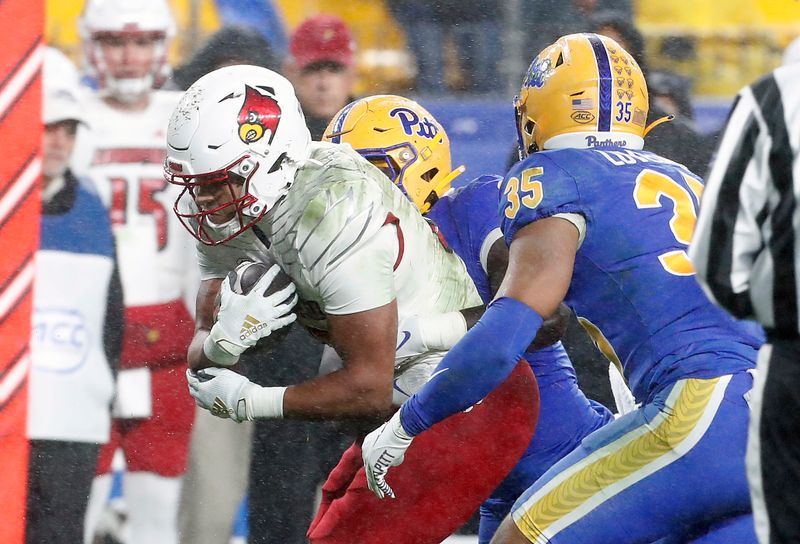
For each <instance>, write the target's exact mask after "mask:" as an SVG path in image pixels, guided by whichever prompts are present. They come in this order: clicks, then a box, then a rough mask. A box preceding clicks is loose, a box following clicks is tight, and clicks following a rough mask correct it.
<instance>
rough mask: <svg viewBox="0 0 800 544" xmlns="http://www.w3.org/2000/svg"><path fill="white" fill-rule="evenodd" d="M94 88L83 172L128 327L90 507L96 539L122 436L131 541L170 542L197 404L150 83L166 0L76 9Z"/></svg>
mask: <svg viewBox="0 0 800 544" xmlns="http://www.w3.org/2000/svg"><path fill="white" fill-rule="evenodd" d="M80 30H81V35H82V39H83V42H84V50H85V55H86V60H87V64H88V66H89V67H90V69H91V72H92V75H93V76H95V77H96V78H97V82H98V88H99V90H98V92H97V93H96V94H94V95H93V96H91V97H90V98H89V100H88V104H87V108H86V111H87V116H88V120H89V123H90V126H91V133H90V134H89V135H87V137H86V139H85V140H84V141H83V143H82V144H80V145H81V146H82V152H83V157H84V160H85V161H86V163H87V164H86V168H87V173H88V174H89V176H90V177H91V178H92V180H93V181H94V182H95V183H96V184H97V187H98V191H99V193H100V195H101V197H102V198H103V200H104V202H105V204H106V205H107V206H108V208H109V213H110V217H111V222H112V225H113V228H114V235H115V238H116V242H117V252H118V256H119V264H120V271H121V279H122V286H123V291H124V298H125V333H124V340H123V351H122V356H121V360H120V368H121V370H120V373H119V377H118V381H117V402H116V406H115V416H116V418H115V420H114V424H113V428H112V436H111V441H110V442H109V443H108V444H107V445H106V446H105V447H104V448H103V450H102V451H101V454H100V459H99V462H98V467H97V471H98V478H97V479H96V482H95V485H94V487H93V493H92V500H91V504H90V508H89V512H88V515H87V531H86V534H87V539H91V535H92V534H93V532H94V530H95V528H96V524H97V522H98V521H99V519H98V518H99V516H100V513H101V512H102V509H103V506H104V504H105V502H106V500H107V497H108V493H109V490H110V485H111V476H110V471H111V460H112V457H113V455H114V452H115V451H116V450H117V449H118V448H121V449H122V450H123V452H124V453H125V458H126V462H127V472H126V474H125V479H124V486H123V489H124V496H125V502H126V504H127V506H128V509H129V518H128V519H129V522H130V531H131V538H132V540H133V541H134V542H148V543H162V542H163V543H172V542H177V524H176V523H177V522H176V516H177V504H178V496H179V493H180V482H181V476H182V474H183V473H184V472H185V470H186V455H187V448H188V441H189V434H190V431H191V425H192V421H193V415H194V406H192V402H191V399H190V398H189V397H188V396H187V395H186V394H185V392H184V391H185V390H184V389H183V387H184V386H183V384H182V381H183V365H184V364H185V362H186V348H187V346H188V344H189V341H190V340H191V337H192V334H193V331H194V322H193V319H192V317H191V314H190V310H189V308H188V307H187V304H186V302H185V301H187V300H188V301H193V299H192V298H191V295H190V293H191V291H193V290H194V289H195V287H196V282H195V283H193V282H192V281H191V274H189V275H187V271H191V270H192V269H194V266H193V265H192V264H191V263H192V262H193V261H194V260H195V258H194V252H193V250H192V247H191V244H190V243H188V242H187V240H186V236H185V234H184V233H183V228H182V227H181V225H180V222H179V221H177V219H176V218H175V216H174V214H172V213H171V212H170V208H171V206H172V202H173V201H174V199H175V195H176V194H177V192H179V191H178V190H177V188H176V187H173V186H172V185H170V184H168V183H167V182H166V180H165V179H164V176H163V171H162V167H163V161H164V158H165V155H166V153H165V149H164V141H165V135H166V124H167V120H168V119H169V114H170V112H171V111H172V110H173V109H174V107H175V104H176V103H177V102H178V99H179V98H180V93H177V92H171V91H158V90H154V89H153V86H154V82H155V81H156V80H157V78H159V76H160V75H161V74H162V73H163V70H164V68H165V64H164V63H165V59H166V57H165V55H166V48H167V45H168V43H169V39H170V38H171V37H172V36H173V34H174V32H175V24H174V21H173V18H172V15H171V13H170V11H169V7H168V6H167V4H166V2H165V1H164V0H143V1H139V2H126V1H123V0H91V1H90V2H88V3H87V5H86V7H85V9H84V12H83V15H82V17H81V20H80Z"/></svg>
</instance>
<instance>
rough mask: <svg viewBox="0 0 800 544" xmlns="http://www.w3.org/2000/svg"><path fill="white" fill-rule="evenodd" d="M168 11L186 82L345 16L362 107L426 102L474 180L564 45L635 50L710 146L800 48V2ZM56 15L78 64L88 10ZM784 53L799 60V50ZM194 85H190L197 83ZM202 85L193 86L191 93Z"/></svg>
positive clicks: (55, 30)
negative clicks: (581, 36)
mask: <svg viewBox="0 0 800 544" xmlns="http://www.w3.org/2000/svg"><path fill="white" fill-rule="evenodd" d="M170 4H171V6H172V8H173V11H174V13H175V17H176V20H177V24H178V32H177V34H176V38H175V40H174V41H173V43H172V46H171V49H170V54H169V59H170V62H171V64H172V66H173V67H175V68H176V73H177V74H180V73H181V68H182V67H185V66H186V65H187V64H188V63H190V62H191V61H192V60H195V61H197V60H198V53H199V52H201V51H202V48H203V46H204V45H208V41H207V40H209V38H211V37H212V36H213V35H214V33H215V32H217V31H218V30H219V29H220V28H226V27H230V26H245V27H250V28H252V29H254V30H255V31H256V32H257V34H258V35H260V37H262V38H263V39H264V40H265V42H266V44H267V45H268V47H269V53H268V54H269V55H270V56H271V58H272V59H274V66H275V67H279V66H280V64H281V62H282V60H283V59H284V58H285V57H286V55H288V54H289V50H288V47H289V36H290V35H291V32H292V30H293V29H295V28H296V27H297V26H298V25H299V24H300V23H301V22H302V21H303V20H304V19H305V18H307V17H308V16H310V15H313V14H316V13H329V14H334V15H338V16H339V17H341V18H342V19H343V20H344V21H345V22H346V24H347V25H348V27H349V28H350V30H351V31H352V34H353V37H354V39H355V44H356V51H355V64H356V76H357V77H356V80H355V82H354V86H353V93H354V95H356V96H362V95H367V94H375V93H399V94H410V95H412V96H414V97H425V98H424V101H423V103H424V104H425V105H426V107H428V109H429V110H431V112H432V113H433V114H434V115H435V116H436V117H437V118H438V119H440V120H441V122H442V123H443V124H444V125H445V128H447V129H448V131H449V132H450V135H451V138H452V139H453V148H454V161H456V162H457V163H458V164H462V163H464V164H466V165H467V167H468V168H469V169H470V170H473V171H476V172H477V171H481V172H487V171H499V170H502V169H503V168H504V166H505V162H504V161H505V160H506V155H505V154H502V153H501V154H498V153H497V152H496V150H497V148H496V147H494V146H493V145H488V147H487V143H488V144H492V143H497V145H502V144H500V142H501V141H503V140H504V141H506V142H510V141H512V140H513V119H512V117H511V114H510V110H509V108H508V107H507V105H508V104H509V101H510V100H511V98H512V97H513V96H514V93H515V92H516V91H517V90H518V87H519V83H520V81H521V76H522V74H524V72H525V70H526V69H527V67H528V64H529V63H530V60H531V59H532V58H533V57H534V56H535V55H536V53H538V51H540V50H541V49H542V48H543V47H544V46H545V45H547V44H549V43H550V42H552V41H553V40H554V39H555V38H557V37H558V36H560V35H562V34H566V33H570V32H579V31H586V30H600V31H603V32H605V33H606V34H612V35H613V37H616V38H619V37H625V39H624V41H625V42H628V43H626V44H625V45H627V46H628V48H629V49H631V50H632V53H633V54H634V55H635V56H636V57H637V58H638V59H639V60H640V63H641V64H642V65H643V66H646V70H647V71H648V83H649V84H650V86H651V92H653V93H654V94H655V95H656V96H663V97H664V102H665V103H666V102H667V101H669V102H670V103H671V105H672V106H673V107H674V108H675V109H677V108H680V114H681V115H680V116H679V119H680V120H682V121H684V122H687V123H689V124H690V125H691V126H692V128H694V129H696V130H697V132H699V133H700V134H702V135H709V134H711V135H713V134H714V133H715V132H716V131H717V130H718V129H719V128H720V127H721V125H722V123H723V121H724V119H725V116H726V114H727V111H728V107H729V105H730V101H731V99H732V97H733V96H734V95H735V93H736V92H737V91H738V90H739V89H740V88H741V87H742V86H744V85H746V84H747V83H748V82H750V81H752V80H754V79H755V78H757V77H759V76H760V75H762V74H764V73H767V72H768V71H769V70H771V69H773V68H775V67H777V66H778V65H780V64H781V62H782V61H783V56H784V52H785V51H786V48H787V46H789V44H790V43H791V42H792V40H793V39H794V38H795V37H797V36H798V35H800V3H799V2H795V1H794V0H731V1H726V2H714V1H712V0H693V1H692V2H688V3H684V2H678V3H675V2H659V1H656V0H502V1H499V2H481V1H475V0H473V1H469V0H458V1H456V0H436V1H425V0H378V1H370V0H348V1H346V2H344V1H338V0H171V2H170ZM46 7H47V28H46V37H47V41H48V43H50V44H51V45H54V46H57V47H59V48H60V49H62V50H63V51H65V52H66V53H67V54H68V56H70V57H71V58H72V59H73V60H75V61H76V62H78V63H80V61H81V48H80V37H79V35H78V31H77V27H76V21H77V18H78V17H79V15H80V11H81V7H82V3H81V2H79V1H75V2H63V1H59V0H47V4H46ZM217 38H218V41H217V43H218V44H219V43H220V42H221V41H224V35H222V36H217ZM227 43H228V46H229V47H233V48H241V49H248V48H252V47H256V46H255V45H254V42H250V43H242V45H232V44H231V43H230V42H227ZM798 49H800V48H798ZM260 53H261V54H264V52H263V51H261V52H260ZM786 54H787V55H788V56H789V57H791V56H792V55H794V56H796V57H798V58H800V51H796V52H794V53H792V52H791V51H788V52H786ZM184 74H185V73H184ZM194 74H197V72H194ZM185 75H189V76H190V77H189V79H191V75H192V74H191V73H190V74H185ZM185 75H184V77H185ZM191 82H192V81H189V80H183V81H181V86H183V87H184V88H185V87H186V86H188V84H190V83H191ZM668 113H673V112H672V111H669V112H668ZM498 120H504V122H498Z"/></svg>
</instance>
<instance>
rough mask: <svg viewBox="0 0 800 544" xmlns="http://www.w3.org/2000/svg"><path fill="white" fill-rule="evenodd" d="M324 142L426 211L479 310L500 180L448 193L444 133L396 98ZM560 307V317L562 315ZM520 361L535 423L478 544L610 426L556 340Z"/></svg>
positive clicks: (498, 242) (357, 113)
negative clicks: (525, 367) (379, 174)
mask: <svg viewBox="0 0 800 544" xmlns="http://www.w3.org/2000/svg"><path fill="white" fill-rule="evenodd" d="M325 139H327V140H331V141H335V142H338V143H346V144H350V145H351V146H352V147H353V148H354V149H355V150H356V151H358V152H359V153H361V154H362V155H363V156H364V157H365V158H367V159H368V160H369V161H370V162H372V163H373V164H374V165H375V166H377V167H378V168H380V169H381V170H383V171H384V172H385V173H386V174H387V175H388V176H389V178H391V179H392V181H394V182H395V183H396V184H397V185H398V186H399V187H400V188H401V189H402V191H403V192H404V193H405V194H406V196H408V197H409V199H410V200H411V201H412V202H414V204H416V205H417V207H418V208H419V209H420V211H422V212H427V214H426V217H427V218H428V219H429V220H431V221H432V224H433V226H434V228H436V229H438V232H439V233H440V234H441V235H442V237H443V238H444V243H446V244H448V245H449V247H451V248H452V249H453V250H454V251H455V252H456V254H458V256H459V257H461V258H462V260H463V261H464V263H465V264H466V266H467V271H468V272H469V275H470V277H471V278H472V280H473V281H474V283H475V285H476V287H477V288H478V291H479V293H480V295H481V298H482V299H483V300H484V302H485V303H487V304H488V303H489V301H491V299H492V296H493V295H494V293H495V292H496V291H497V288H498V287H499V285H500V282H501V281H502V279H503V274H504V273H505V270H506V267H507V265H508V248H507V247H506V245H505V243H504V242H503V235H502V233H501V232H500V218H499V217H498V215H497V202H498V196H499V185H500V183H501V182H502V178H501V177H498V176H481V177H479V178H477V179H475V180H474V181H472V182H470V183H468V184H467V185H465V186H463V187H461V188H459V189H458V190H455V191H450V185H451V180H452V179H453V178H454V177H455V176H454V175H449V174H451V173H452V174H458V173H460V172H461V171H463V168H462V167H459V168H458V169H456V170H453V169H452V167H451V161H450V146H449V139H448V138H447V135H446V133H445V130H444V128H443V127H442V125H441V124H440V123H439V122H438V121H437V120H436V119H435V118H434V117H433V116H432V115H431V114H430V113H428V112H427V111H426V110H425V109H424V108H423V107H422V106H420V105H419V104H417V103H416V102H414V101H412V100H408V99H406V98H402V97H399V96H391V95H381V96H372V97H368V98H362V99H360V100H357V101H356V102H354V103H352V104H350V105H348V106H346V107H345V108H343V109H342V110H341V112H340V113H339V114H337V115H336V116H334V118H333V121H331V124H330V125H329V128H328V131H326V134H325ZM561 308H562V309H564V310H566V312H567V315H568V312H569V310H567V309H566V308H564V307H563V306H562V307H561ZM420 319H421V320H424V317H422V316H421V317H420ZM562 319H563V316H562ZM420 325H421V326H422V327H425V325H424V324H423V323H421V324H420ZM561 330H562V331H563V328H562V329H561ZM542 343H543V344H546V343H547V341H542ZM524 358H525V360H526V361H528V363H529V364H530V365H531V368H532V370H533V373H534V375H535V376H536V381H537V382H538V384H539V403H540V408H539V421H538V423H537V427H536V433H535V435H534V438H533V439H532V440H531V443H530V445H529V446H528V449H527V450H526V452H525V454H524V455H523V457H522V459H521V460H520V461H519V463H518V464H517V466H516V467H515V468H514V470H513V471H512V472H511V473H510V474H509V475H508V477H507V478H506V479H505V480H504V481H503V483H502V484H501V485H500V486H499V487H498V488H497V490H495V492H494V493H492V495H491V497H490V498H489V499H487V500H486V502H485V503H484V504H483V505H482V506H481V512H480V514H481V520H480V532H479V540H480V542H481V543H482V544H484V543H488V542H489V541H490V540H491V538H492V536H493V535H494V533H495V531H496V530H497V527H498V525H499V524H500V522H501V521H502V520H503V518H505V517H506V515H507V514H508V513H509V512H510V511H511V507H512V506H513V504H514V501H516V499H517V498H518V497H519V496H520V495H521V494H522V493H523V492H524V491H525V490H526V489H527V488H528V487H529V486H530V485H531V484H533V483H534V482H535V481H536V480H537V479H538V478H539V477H540V476H541V475H542V474H544V473H545V471H547V469H549V468H550V467H551V466H553V464H555V462H556V461H558V460H559V459H561V458H562V457H564V456H565V455H566V454H567V453H569V452H570V451H572V450H573V449H574V448H575V447H577V446H578V445H579V444H580V442H581V440H582V439H583V438H584V437H585V436H587V435H588V434H590V433H591V432H593V431H595V430H597V429H599V428H600V427H602V426H603V425H605V424H606V423H608V422H609V421H612V420H613V415H612V414H611V412H610V411H609V410H608V409H606V408H605V407H604V406H602V405H601V404H599V403H596V402H594V401H590V400H588V399H587V398H586V397H585V396H584V394H583V392H582V391H581V390H580V389H579V388H578V383H577V380H576V377H575V370H574V369H573V368H572V364H571V362H570V360H569V357H568V356H567V352H566V351H565V350H564V347H563V346H562V345H561V342H559V341H558V339H557V338H552V337H551V340H550V345H547V346H545V347H543V348H541V349H538V350H536V351H532V350H528V351H526V353H525V354H524ZM498 423H501V422H498Z"/></svg>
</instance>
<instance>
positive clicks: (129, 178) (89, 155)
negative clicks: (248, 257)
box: [76, 91, 197, 307]
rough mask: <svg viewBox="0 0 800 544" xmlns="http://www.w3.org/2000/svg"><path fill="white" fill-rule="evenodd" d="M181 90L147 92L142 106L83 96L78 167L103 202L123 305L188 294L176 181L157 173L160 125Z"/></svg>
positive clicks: (190, 282)
mask: <svg viewBox="0 0 800 544" xmlns="http://www.w3.org/2000/svg"><path fill="white" fill-rule="evenodd" d="M180 96H181V93H178V92H174V91H153V92H152V93H151V94H150V100H149V103H148V105H147V107H146V108H145V109H144V110H142V111H124V110H120V109H117V108H112V107H110V106H109V105H108V104H107V103H106V102H105V101H104V100H103V99H102V97H101V96H99V95H97V94H94V95H92V96H91V97H89V98H88V100H87V104H86V111H87V114H88V121H89V128H90V131H89V134H88V135H87V136H86V137H85V138H83V139H81V140H80V141H79V142H78V144H79V146H78V149H76V153H77V155H78V156H77V159H76V160H77V161H78V171H81V167H83V168H85V169H86V170H85V171H86V173H87V174H88V176H89V177H90V178H91V179H92V181H94V183H95V185H96V186H97V190H98V193H99V194H100V196H101V198H102V199H103V202H104V204H105V205H106V206H107V207H108V208H109V215H110V217H111V223H112V225H113V228H114V236H115V238H116V242H117V255H118V259H119V266H120V275H121V279H122V285H123V288H124V296H125V306H126V307H130V306H146V305H155V304H162V303H166V302H169V301H173V300H177V299H184V300H187V301H188V302H192V299H191V298H189V297H190V296H192V297H193V295H194V293H195V292H196V285H197V284H196V280H195V278H193V277H192V276H191V273H196V266H194V263H195V262H196V261H195V254H194V247H193V244H192V239H191V237H190V236H188V235H187V233H186V232H185V231H184V229H183V226H182V225H181V224H180V222H179V221H178V218H177V217H176V216H175V214H174V213H172V205H173V203H174V202H175V199H176V198H177V195H178V193H180V187H177V186H175V185H171V184H169V183H167V181H166V180H165V179H164V171H163V165H164V158H165V156H166V135H165V134H166V129H167V120H168V119H169V115H170V113H171V112H172V110H173V109H174V107H175V104H176V103H177V101H178V99H179V98H180Z"/></svg>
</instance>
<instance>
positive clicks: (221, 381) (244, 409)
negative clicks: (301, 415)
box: [186, 368, 286, 423]
mask: <svg viewBox="0 0 800 544" xmlns="http://www.w3.org/2000/svg"><path fill="white" fill-rule="evenodd" d="M186 380H187V381H188V382H189V394H190V395H192V397H194V400H195V403H196V404H197V405H198V406H199V407H201V408H205V409H206V410H208V411H209V412H211V414H212V415H215V416H217V417H221V418H223V419H227V418H230V419H232V420H234V421H235V422H237V423H241V422H242V421H252V420H254V419H256V418H259V417H275V418H280V417H283V395H284V392H285V391H286V388H285V387H261V386H260V385H256V384H254V383H253V382H251V381H250V380H248V379H247V378H246V377H244V376H242V375H241V374H237V373H236V372H234V371H232V370H228V369H227V368H206V369H203V370H199V371H197V372H194V371H192V370H187V371H186Z"/></svg>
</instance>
